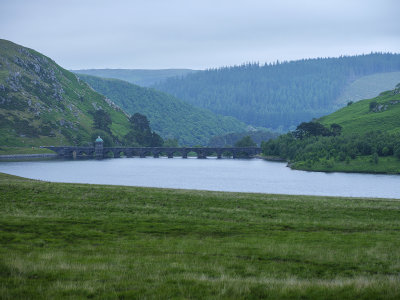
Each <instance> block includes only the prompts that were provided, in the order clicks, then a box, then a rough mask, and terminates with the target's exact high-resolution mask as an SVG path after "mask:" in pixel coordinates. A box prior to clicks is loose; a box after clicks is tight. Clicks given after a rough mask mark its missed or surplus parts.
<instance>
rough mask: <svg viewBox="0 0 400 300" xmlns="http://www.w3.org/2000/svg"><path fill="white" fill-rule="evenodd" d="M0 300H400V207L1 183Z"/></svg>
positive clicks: (1, 177) (12, 180) (1, 179)
mask: <svg viewBox="0 0 400 300" xmlns="http://www.w3.org/2000/svg"><path fill="white" fill-rule="evenodd" d="M0 206H1V207H0V211H1V214H0V259H1V260H0V298H1V299H32V298H37V299H59V298H70V299H79V298H101V299H115V298H119V299H123V298H145V299H168V298H175V299H180V298H186V299H200V298H201V299H204V298H207V299H259V298H267V299H278V298H279V299H282V298H290V299H399V298H400V277H399V274H400V251H399V249H400V235H399V230H400V201H399V200H382V199H356V198H337V197H310V196H287V195H265V194H264V195H263V194H244V193H222V192H204V191H189V190H171V189H151V188H136V187H118V186H105V185H83V184H62V183H48V182H39V181H33V180H28V179H24V178H18V177H14V176H9V175H5V174H1V173H0Z"/></svg>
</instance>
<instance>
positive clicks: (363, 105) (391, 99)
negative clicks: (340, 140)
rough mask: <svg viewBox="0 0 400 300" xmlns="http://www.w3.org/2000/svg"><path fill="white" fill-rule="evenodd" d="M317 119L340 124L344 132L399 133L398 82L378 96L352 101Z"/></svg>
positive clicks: (399, 98)
mask: <svg viewBox="0 0 400 300" xmlns="http://www.w3.org/2000/svg"><path fill="white" fill-rule="evenodd" d="M319 121H320V122H321V123H322V124H324V125H328V126H329V125H331V124H333V123H336V124H339V125H341V126H342V127H343V133H344V134H351V133H357V134H364V133H367V132H371V131H377V130H380V131H382V132H384V133H400V84H397V86H396V88H395V89H393V90H390V91H386V92H383V93H381V94H380V95H379V96H378V97H375V98H372V99H365V100H361V101H358V102H356V103H353V104H351V105H349V106H346V107H344V108H342V109H340V110H338V111H336V112H334V113H332V114H330V115H327V116H324V117H322V118H320V119H319Z"/></svg>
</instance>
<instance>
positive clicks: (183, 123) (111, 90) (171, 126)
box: [78, 74, 246, 145]
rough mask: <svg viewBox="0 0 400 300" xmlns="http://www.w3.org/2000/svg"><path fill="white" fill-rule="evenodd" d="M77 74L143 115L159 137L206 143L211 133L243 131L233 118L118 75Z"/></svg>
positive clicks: (184, 142)
mask: <svg viewBox="0 0 400 300" xmlns="http://www.w3.org/2000/svg"><path fill="white" fill-rule="evenodd" d="M78 76H79V78H81V80H84V81H86V82H87V83H88V84H89V85H90V86H91V87H93V89H95V90H96V91H98V92H99V93H101V94H103V95H105V96H107V97H108V98H110V99H111V100H112V101H114V102H115V103H117V104H118V105H119V106H121V107H122V108H123V109H124V110H125V111H127V112H128V113H130V114H134V113H136V112H138V113H141V114H144V115H146V116H147V117H148V119H149V120H150V124H151V127H152V128H153V130H155V131H156V132H157V133H159V134H160V135H161V136H162V137H163V138H176V139H178V141H179V143H180V144H182V145H196V144H201V145H206V144H207V142H208V140H209V139H210V138H211V137H213V136H215V135H221V134H226V133H228V132H234V131H244V130H245V128H246V125H245V124H244V123H242V122H240V121H238V120H236V119H235V118H232V117H224V116H218V115H216V114H214V113H212V112H211V111H209V110H206V109H202V108H197V107H194V106H193V105H191V104H188V103H185V102H182V101H180V100H179V99H177V98H175V97H173V96H170V95H167V94H165V93H163V92H159V91H156V90H154V89H150V88H144V87H140V86H137V85H134V84H131V83H129V82H126V81H122V80H118V79H106V78H99V77H94V76H88V75H82V74H78Z"/></svg>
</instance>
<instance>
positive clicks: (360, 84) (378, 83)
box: [337, 72, 400, 105]
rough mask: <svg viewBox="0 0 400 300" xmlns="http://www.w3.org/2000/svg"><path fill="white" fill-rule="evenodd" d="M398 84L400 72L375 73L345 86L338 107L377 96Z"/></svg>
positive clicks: (338, 100)
mask: <svg viewBox="0 0 400 300" xmlns="http://www.w3.org/2000/svg"><path fill="white" fill-rule="evenodd" d="M399 82H400V72H387V73H377V74H373V75H367V76H363V77H361V78H359V79H357V80H355V81H353V82H352V83H351V84H349V85H347V86H346V88H345V89H344V91H343V92H342V94H341V95H340V97H339V98H338V99H337V103H338V105H346V104H347V103H348V102H350V101H353V102H356V101H359V100H362V99H369V98H373V97H376V96H378V95H379V94H380V93H381V92H382V91H387V90H390V89H392V88H393V87H394V86H395V85H396V84H397V83H399Z"/></svg>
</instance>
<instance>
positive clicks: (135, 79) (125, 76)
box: [71, 69, 196, 87]
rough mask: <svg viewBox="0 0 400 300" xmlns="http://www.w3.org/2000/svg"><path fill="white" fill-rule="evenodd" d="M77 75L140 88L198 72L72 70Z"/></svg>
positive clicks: (182, 70)
mask: <svg viewBox="0 0 400 300" xmlns="http://www.w3.org/2000/svg"><path fill="white" fill-rule="evenodd" d="M71 71H72V72H74V73H77V74H86V75H92V76H97V77H103V78H114V79H120V80H124V81H128V82H130V83H134V84H137V85H140V86H145V87H149V86H151V85H153V84H156V83H159V82H161V81H163V80H165V79H167V78H170V77H177V76H178V77H181V76H185V75H187V74H190V73H193V72H196V70H190V69H162V70H140V69H88V70H71Z"/></svg>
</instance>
